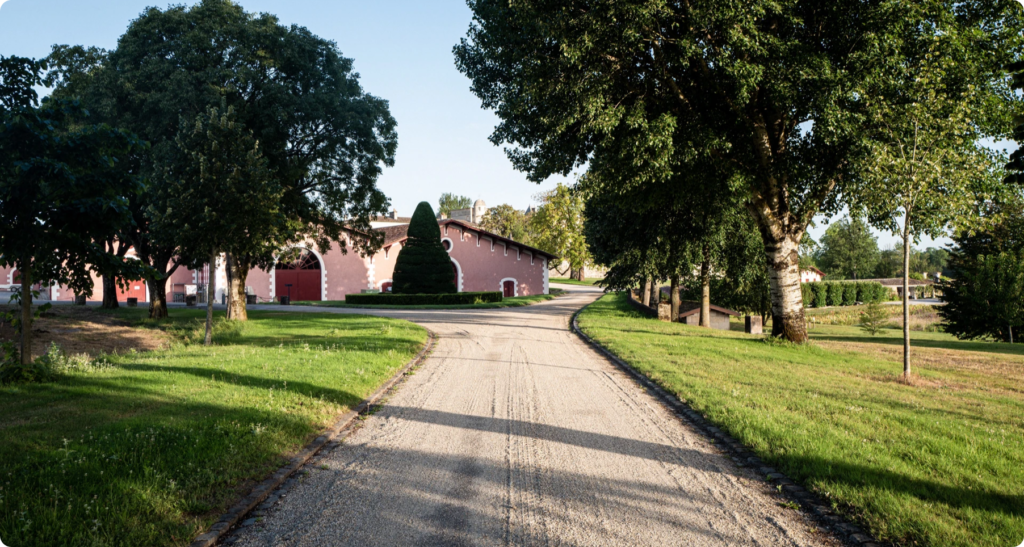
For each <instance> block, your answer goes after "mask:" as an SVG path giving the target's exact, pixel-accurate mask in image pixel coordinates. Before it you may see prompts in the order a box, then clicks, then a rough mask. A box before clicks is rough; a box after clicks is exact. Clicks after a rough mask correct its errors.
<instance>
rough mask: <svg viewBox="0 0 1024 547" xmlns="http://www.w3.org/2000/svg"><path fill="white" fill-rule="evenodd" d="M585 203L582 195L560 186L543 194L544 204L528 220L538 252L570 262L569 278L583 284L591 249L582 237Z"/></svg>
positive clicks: (583, 236)
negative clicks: (547, 253) (539, 250)
mask: <svg viewBox="0 0 1024 547" xmlns="http://www.w3.org/2000/svg"><path fill="white" fill-rule="evenodd" d="M584 218H585V215H584V200H583V195H582V193H581V192H578V191H573V189H571V188H569V187H568V186H566V185H564V184H561V183H559V184H558V185H557V186H555V189H554V190H551V191H549V192H545V193H544V194H542V195H541V205H540V206H539V207H538V208H537V210H536V212H534V213H533V214H532V215H530V218H529V220H528V222H529V226H530V232H531V233H532V234H533V235H534V239H533V241H532V242H531V244H532V245H535V246H536V247H537V248H539V249H543V250H545V251H547V252H549V253H551V254H553V255H556V256H559V257H561V258H562V260H565V261H567V262H568V263H569V272H570V274H569V277H571V278H572V279H576V280H578V281H583V276H584V271H585V270H586V267H587V265H588V264H590V263H591V258H590V248H589V247H588V246H587V238H586V236H585V235H584V234H583V221H584Z"/></svg>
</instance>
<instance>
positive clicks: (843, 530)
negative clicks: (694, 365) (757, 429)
mask: <svg viewBox="0 0 1024 547" xmlns="http://www.w3.org/2000/svg"><path fill="white" fill-rule="evenodd" d="M588 307H590V304H587V305H586V306H583V307H582V308H580V309H579V310H577V311H576V313H574V314H573V315H572V319H571V320H570V322H569V324H570V328H571V329H572V331H573V332H574V333H576V335H577V336H579V337H580V339H582V340H583V341H584V342H586V343H587V344H588V345H590V346H591V347H593V348H594V349H595V350H596V351H597V352H598V353H600V354H601V355H604V356H605V357H606V358H607V359H608V360H609V361H611V362H612V363H614V364H615V366H617V367H618V368H620V369H621V370H623V371H624V372H625V373H626V374H629V375H630V376H631V377H632V378H633V379H634V380H636V381H637V383H639V384H640V385H641V386H642V387H644V388H645V389H646V390H647V391H648V392H649V393H651V394H652V395H654V396H655V397H656V398H657V399H658V400H659V401H661V402H662V403H663V404H665V405H667V406H668V407H669V409H671V410H672V411H673V413H674V414H675V415H676V416H677V417H678V418H679V419H680V420H681V421H683V422H686V423H688V424H690V425H691V426H692V427H693V428H694V429H696V430H697V431H699V432H701V433H703V434H704V435H706V436H708V437H710V438H711V439H712V440H714V442H715V444H716V445H717V446H718V447H719V448H720V449H722V451H723V452H725V453H726V454H728V455H729V456H730V457H731V458H732V460H733V462H734V463H735V464H736V465H737V466H739V467H751V468H753V469H755V470H757V471H758V472H759V473H760V475H761V476H762V477H764V478H765V480H767V481H768V482H769V483H772V484H774V485H777V486H778V487H779V492H780V493H781V494H782V496H784V497H785V498H788V499H789V500H790V501H792V502H794V503H796V504H798V505H799V506H800V507H801V508H802V509H803V510H804V511H805V512H806V513H807V514H808V515H809V516H810V517H811V518H812V519H813V520H815V521H817V522H818V523H819V524H821V525H822V529H824V530H828V531H830V532H831V533H832V534H833V535H834V536H835V537H836V538H838V539H839V540H841V541H844V542H845V543H847V544H849V545H856V546H858V547H880V546H881V545H883V543H882V542H879V541H878V540H876V539H875V538H874V537H873V536H871V534H869V533H868V532H866V531H865V530H863V529H861V528H860V527H859V526H856V525H855V524H852V523H850V522H849V521H847V520H846V519H844V518H843V517H841V516H839V515H837V514H835V512H833V511H832V509H831V508H829V506H828V505H827V504H826V503H825V502H824V501H823V500H822V499H821V498H820V497H819V496H818V495H817V494H814V493H812V492H810V491H808V490H806V489H804V488H803V487H802V486H800V485H798V484H796V482H795V481H793V480H792V479H790V478H789V477H787V476H786V475H784V474H782V473H780V472H778V471H777V470H775V469H774V468H772V467H769V466H767V464H765V463H764V462H763V461H761V459H760V458H758V457H757V456H756V455H755V454H754V453H753V452H751V451H750V450H749V449H747V447H746V446H744V445H743V443H741V442H739V441H738V440H736V439H735V438H733V437H732V435H729V434H728V433H726V432H724V431H722V430H720V429H719V428H717V427H715V425H714V424H713V423H711V422H710V421H708V420H707V419H706V418H704V416H702V415H701V414H700V413H699V412H697V411H696V410H694V409H693V408H691V407H690V405H689V404H687V403H684V402H683V401H681V400H680V399H679V398H678V397H676V396H675V395H673V394H671V393H669V392H668V391H665V389H663V388H662V387H661V386H659V385H658V384H657V383H655V382H654V381H653V380H651V379H650V378H648V377H647V376H646V375H644V374H643V373H641V372H640V371H638V370H636V369H635V368H633V367H632V365H630V364H629V363H627V362H626V361H624V360H622V359H621V358H619V356H618V355H615V354H614V353H613V352H612V351H610V350H608V349H607V348H605V347H604V346H602V345H601V344H600V343H598V342H597V341H595V340H594V339H592V338H591V337H589V336H587V335H586V334H584V332H583V331H582V330H581V329H580V327H579V323H578V319H579V316H580V314H581V313H583V310H585V309H587V308H588Z"/></svg>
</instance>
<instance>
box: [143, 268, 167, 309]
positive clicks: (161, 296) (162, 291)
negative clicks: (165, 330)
mask: <svg viewBox="0 0 1024 547" xmlns="http://www.w3.org/2000/svg"><path fill="white" fill-rule="evenodd" d="M157 277H159V279H149V280H147V281H146V283H147V284H148V285H149V318H150V319H163V318H165V317H167V277H166V275H165V274H157Z"/></svg>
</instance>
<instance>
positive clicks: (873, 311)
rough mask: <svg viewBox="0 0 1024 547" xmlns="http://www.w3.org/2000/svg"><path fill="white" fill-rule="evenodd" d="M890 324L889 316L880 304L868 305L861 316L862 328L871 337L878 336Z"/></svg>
mask: <svg viewBox="0 0 1024 547" xmlns="http://www.w3.org/2000/svg"><path fill="white" fill-rule="evenodd" d="M888 322H889V314H887V313H886V312H885V309H884V308H883V307H882V305H881V304H879V303H878V302H871V303H870V304H868V305H867V308H865V310H864V311H863V312H861V315H860V328H861V329H862V330H863V331H864V332H866V333H868V334H870V335H871V336H875V335H877V334H878V333H879V331H881V330H882V328H883V327H884V326H885V324H886V323H888Z"/></svg>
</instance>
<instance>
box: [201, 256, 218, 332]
mask: <svg viewBox="0 0 1024 547" xmlns="http://www.w3.org/2000/svg"><path fill="white" fill-rule="evenodd" d="M216 264H217V252H216V251H214V252H212V253H210V279H208V280H207V282H206V339H205V340H204V341H203V345H206V346H209V345H212V344H213V298H214V297H215V296H216V293H215V292H214V287H213V272H214V266H216Z"/></svg>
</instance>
